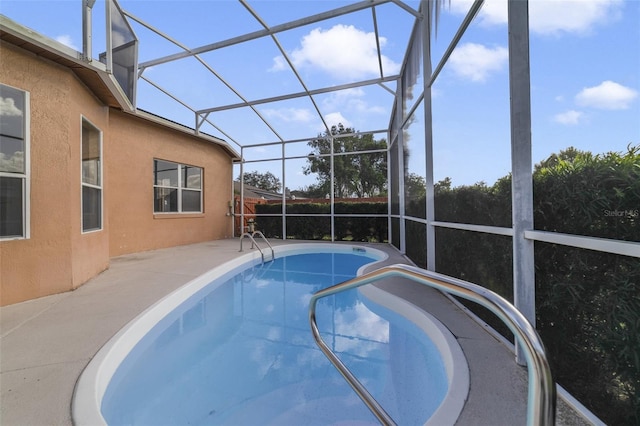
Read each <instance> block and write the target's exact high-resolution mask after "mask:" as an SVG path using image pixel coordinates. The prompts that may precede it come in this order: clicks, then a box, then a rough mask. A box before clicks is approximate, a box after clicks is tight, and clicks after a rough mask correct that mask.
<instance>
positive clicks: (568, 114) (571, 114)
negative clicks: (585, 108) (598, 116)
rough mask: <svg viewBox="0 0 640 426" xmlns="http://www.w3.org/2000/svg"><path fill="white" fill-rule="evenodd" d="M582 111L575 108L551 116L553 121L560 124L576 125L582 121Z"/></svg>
mask: <svg viewBox="0 0 640 426" xmlns="http://www.w3.org/2000/svg"><path fill="white" fill-rule="evenodd" d="M583 117H584V113H583V112H580V111H575V110H569V111H565V112H563V113H560V114H556V115H555V116H554V117H553V121H555V122H556V123H560V124H566V125H576V124H578V123H580V122H581V121H582V119H583Z"/></svg>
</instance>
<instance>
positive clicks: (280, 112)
mask: <svg viewBox="0 0 640 426" xmlns="http://www.w3.org/2000/svg"><path fill="white" fill-rule="evenodd" d="M262 112H263V113H264V115H266V116H267V117H269V118H276V119H279V120H281V121H284V122H287V123H290V122H298V123H308V122H309V121H311V117H312V115H313V114H311V111H309V110H308V109H305V108H278V109H271V108H270V109H265V110H262Z"/></svg>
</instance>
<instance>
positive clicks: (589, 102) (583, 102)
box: [576, 80, 638, 109]
mask: <svg viewBox="0 0 640 426" xmlns="http://www.w3.org/2000/svg"><path fill="white" fill-rule="evenodd" d="M637 97H638V92H637V91H635V90H633V89H631V88H629V87H625V86H623V85H621V84H618V83H615V82H613V81H610V80H607V81H603V82H602V83H600V85H598V86H594V87H585V88H584V89H582V90H581V91H580V93H578V94H577V95H576V103H577V104H578V105H580V106H586V107H592V108H599V109H627V108H629V105H630V104H631V102H633V101H634V100H635V99H636V98H637Z"/></svg>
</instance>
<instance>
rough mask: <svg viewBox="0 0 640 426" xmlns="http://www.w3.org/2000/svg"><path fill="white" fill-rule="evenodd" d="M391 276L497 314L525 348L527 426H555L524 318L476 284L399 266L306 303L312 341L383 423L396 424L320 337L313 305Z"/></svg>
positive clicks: (545, 367) (552, 393) (541, 363)
mask: <svg viewBox="0 0 640 426" xmlns="http://www.w3.org/2000/svg"><path fill="white" fill-rule="evenodd" d="M390 277H402V278H409V279H411V280H413V281H416V282H418V283H421V284H425V285H427V286H429V287H432V288H435V289H437V290H440V291H443V292H446V293H449V294H452V295H454V296H459V297H462V298H464V299H467V300H470V301H472V302H476V303H478V304H480V305H482V306H483V307H485V308H487V309H489V310H490V311H491V312H493V313H494V314H496V315H497V316H498V318H500V319H501V320H502V321H503V322H504V323H505V324H506V325H507V327H509V329H510V330H511V331H512V332H513V334H514V336H515V337H516V340H517V342H518V343H519V344H520V345H521V346H522V348H523V349H524V354H525V358H526V360H527V366H528V368H527V369H528V376H529V388H528V392H529V396H528V403H527V425H529V426H533V425H545V426H547V425H554V424H555V415H556V385H555V382H554V381H553V377H552V375H551V370H550V368H549V363H548V361H547V357H546V355H545V350H544V346H543V344H542V340H541V339H540V336H538V333H537V332H536V330H535V329H534V328H533V327H532V326H531V324H530V323H529V321H527V319H526V318H525V317H524V315H522V313H520V311H518V310H517V309H516V308H515V306H513V305H512V304H511V303H509V302H508V301H507V300H506V299H504V298H503V297H501V296H499V295H498V294H496V293H494V292H492V291H491V290H487V289H486V288H484V287H481V286H479V285H477V284H472V283H469V282H467V281H462V280H459V279H456V278H452V277H449V276H446V275H442V274H438V273H436V272H431V271H426V270H424V269H420V268H417V267H415V266H410V265H402V264H397V265H390V266H386V267H382V268H380V269H377V270H375V271H372V272H369V273H367V274H364V275H361V276H359V277H356V278H353V279H351V280H349V281H345V282H343V283H340V284H336V285H334V286H331V287H328V288H326V289H323V290H320V291H317V292H316V293H314V294H313V295H312V296H311V300H310V301H309V322H310V324H311V331H312V333H313V338H314V339H315V340H316V343H317V344H318V346H319V347H320V349H321V350H322V352H324V354H325V355H326V356H327V358H329V360H330V361H331V362H332V363H333V365H334V366H335V367H336V368H337V369H338V371H339V372H340V373H341V374H342V376H343V377H344V378H345V379H346V380H347V382H349V384H350V385H351V387H352V388H353V389H354V390H355V391H356V393H357V394H358V396H359V397H360V398H361V399H362V401H363V402H364V403H365V404H366V405H367V407H369V409H370V410H371V412H372V413H373V414H374V415H375V416H376V417H377V418H378V420H379V421H380V422H381V423H382V424H385V425H395V422H394V421H393V419H392V418H391V417H390V416H389V415H388V414H387V413H386V412H385V411H384V409H383V408H382V406H381V405H380V404H379V403H378V402H377V401H376V400H375V399H374V398H373V397H372V396H371V394H370V393H369V391H367V390H366V389H365V387H364V386H363V385H362V384H361V383H360V382H359V381H358V379H356V378H355V376H354V375H353V374H352V373H351V372H350V371H349V369H347V367H346V366H345V365H344V364H343V363H342V361H340V359H338V357H337V356H336V355H335V354H334V353H333V352H332V351H331V349H330V348H329V346H327V344H326V343H325V342H324V341H323V340H322V338H321V337H320V331H319V330H318V325H317V323H316V302H317V301H318V299H320V298H323V297H326V296H330V295H332V294H336V293H339V292H342V291H346V290H349V289H352V288H356V287H360V286H362V285H365V284H371V283H373V282H375V281H379V280H381V279H383V278H390Z"/></svg>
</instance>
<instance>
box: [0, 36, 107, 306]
mask: <svg viewBox="0 0 640 426" xmlns="http://www.w3.org/2000/svg"><path fill="white" fill-rule="evenodd" d="M0 49H1V55H2V60H1V61H0V82H2V83H3V84H6V85H9V86H12V87H15V88H17V89H21V90H25V91H27V92H29V93H30V109H31V114H30V128H29V129H30V135H31V137H30V148H31V149H30V151H31V167H30V170H31V197H30V214H31V220H30V226H31V233H30V238H29V239H22V240H11V241H0V252H1V253H0V266H1V268H0V270H1V272H0V286H1V293H0V304H1V305H7V304H11V303H16V302H19V301H23V300H28V299H33V298H36V297H41V296H45V295H48V294H55V293H60V292H63V291H68V290H71V289H73V288H75V287H77V286H78V285H80V284H81V283H82V282H84V281H86V280H87V279H88V278H89V277H91V276H93V275H95V274H97V273H98V272H100V271H102V270H104V269H105V268H106V267H107V266H108V260H109V259H108V233H107V231H106V230H104V231H102V232H96V233H95V234H94V235H91V236H88V235H81V233H80V227H81V211H80V202H81V200H80V199H81V187H80V122H81V121H80V120H81V118H80V114H81V113H82V114H85V116H87V117H88V118H89V119H90V120H92V121H93V122H94V123H95V124H96V125H97V126H98V127H102V128H103V129H107V123H108V121H107V120H108V114H109V111H108V109H106V108H104V107H103V106H102V105H101V104H100V102H98V101H97V100H96V99H95V98H94V97H93V96H92V95H91V94H90V93H89V92H88V90H87V88H86V87H85V86H84V85H83V84H82V83H81V82H80V81H79V80H78V79H77V78H76V77H75V75H74V74H73V73H71V72H70V71H69V70H68V69H66V68H64V67H61V66H59V65H57V64H55V63H53V62H50V61H48V60H44V59H41V58H39V57H36V56H35V55H32V54H29V53H25V52H23V51H22V50H19V49H16V48H14V47H13V46H11V45H7V44H4V43H3V44H2V45H1V46H0Z"/></svg>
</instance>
